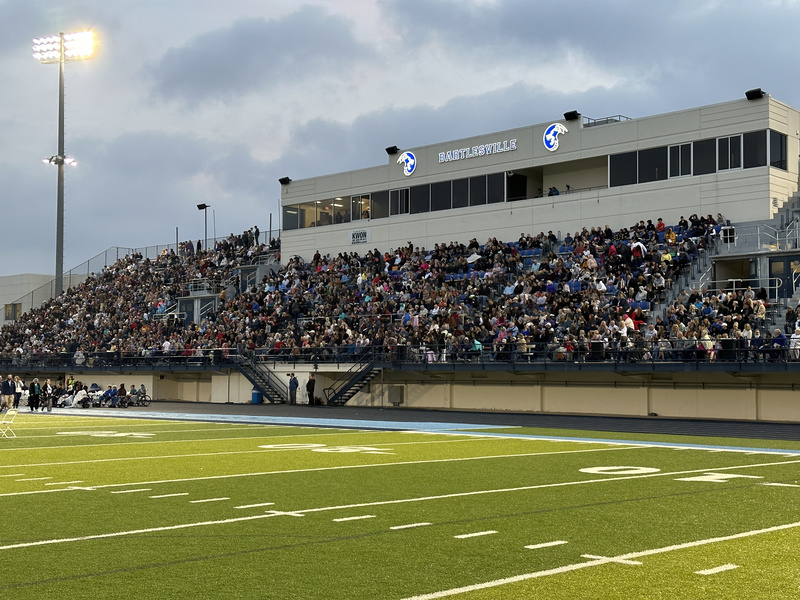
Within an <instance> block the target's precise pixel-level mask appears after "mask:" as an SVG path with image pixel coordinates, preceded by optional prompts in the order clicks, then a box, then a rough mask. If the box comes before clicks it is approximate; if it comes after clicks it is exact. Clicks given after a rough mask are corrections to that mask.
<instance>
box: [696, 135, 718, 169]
mask: <svg viewBox="0 0 800 600" xmlns="http://www.w3.org/2000/svg"><path fill="white" fill-rule="evenodd" d="M692 150H693V152H692V155H693V159H694V168H693V170H692V172H693V173H694V174H695V175H706V174H708V173H716V171H717V166H716V165H717V141H716V140H700V141H699V142H695V143H694V144H693V145H692Z"/></svg>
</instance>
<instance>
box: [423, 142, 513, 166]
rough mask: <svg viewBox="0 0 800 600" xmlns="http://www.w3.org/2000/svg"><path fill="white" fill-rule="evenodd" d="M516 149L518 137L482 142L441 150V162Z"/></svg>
mask: <svg viewBox="0 0 800 600" xmlns="http://www.w3.org/2000/svg"><path fill="white" fill-rule="evenodd" d="M516 149H517V140H516V138H515V139H513V140H503V141H501V142H491V143H489V144H481V145H480V146H472V147H471V148H455V149H453V150H448V151H447V152H439V162H440V163H444V162H450V161H453V160H464V159H467V158H477V157H479V156H486V155H491V154H499V153H501V152H512V151H514V150H516Z"/></svg>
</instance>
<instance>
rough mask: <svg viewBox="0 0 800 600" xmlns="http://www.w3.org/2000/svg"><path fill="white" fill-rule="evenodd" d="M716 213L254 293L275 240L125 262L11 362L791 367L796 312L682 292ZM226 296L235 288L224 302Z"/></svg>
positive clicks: (350, 269)
mask: <svg viewBox="0 0 800 600" xmlns="http://www.w3.org/2000/svg"><path fill="white" fill-rule="evenodd" d="M725 223H726V222H725V219H724V217H723V216H722V215H719V214H718V215H717V217H716V218H715V217H712V216H711V215H708V216H707V217H704V218H703V217H698V216H697V215H691V217H690V218H689V219H684V218H683V217H681V219H680V220H679V221H678V222H677V223H676V224H674V225H672V226H667V225H666V224H665V223H664V221H663V220H662V219H660V218H659V219H657V220H656V222H655V223H653V222H652V221H651V220H650V221H647V222H645V221H640V222H638V223H636V224H634V225H633V226H631V227H628V228H622V229H619V230H616V231H614V230H612V229H611V228H610V227H608V226H604V227H592V228H590V229H586V228H584V229H582V230H580V231H575V232H571V233H566V234H565V235H564V236H563V239H559V238H558V236H557V235H556V234H554V233H553V232H548V233H546V234H545V233H544V232H540V233H539V234H538V235H535V236H532V235H531V234H527V233H522V234H520V237H519V239H518V240H516V241H513V242H503V241H500V240H497V239H495V238H489V239H488V240H486V241H485V242H483V243H480V242H479V241H478V240H476V239H473V240H471V241H469V242H468V243H467V244H463V243H456V242H449V243H440V244H436V245H435V246H434V247H433V248H420V247H415V246H414V245H413V244H411V243H409V244H408V245H407V246H405V247H402V248H397V249H393V250H389V251H380V250H378V249H373V250H370V251H367V252H366V253H364V254H363V255H361V254H357V253H355V252H350V253H340V254H338V255H336V256H331V255H321V254H320V253H319V252H317V253H315V254H314V256H313V257H312V258H311V260H310V261H308V262H305V261H304V260H303V259H301V258H300V257H293V258H291V259H289V260H288V261H286V262H285V265H284V266H283V267H282V268H280V269H279V270H278V271H277V272H276V271H272V272H271V273H270V274H267V275H264V276H263V278H262V279H261V280H260V281H256V282H252V283H250V284H249V285H247V284H245V283H243V282H242V281H241V279H240V278H239V277H238V272H239V269H240V268H241V267H242V266H243V265H246V264H250V263H252V262H253V261H256V260H257V259H258V258H259V257H262V256H265V255H270V254H271V255H273V256H274V255H275V254H276V252H277V250H278V248H277V243H276V242H274V241H273V242H271V243H269V244H258V243H257V241H256V240H255V239H253V236H252V233H251V232H250V233H249V232H245V233H243V234H242V235H238V236H234V235H231V236H229V237H228V238H226V239H224V240H221V241H218V242H217V243H216V244H215V245H214V246H213V247H212V248H210V249H202V248H198V249H195V247H194V246H193V245H192V244H191V243H185V244H181V245H180V246H179V247H178V249H177V252H175V251H174V250H170V251H168V252H164V253H163V254H162V255H161V256H159V257H158V258H156V259H154V260H150V259H143V258H142V257H141V256H140V255H132V256H126V257H124V258H123V259H120V260H119V261H117V262H116V263H114V264H113V265H110V266H108V267H107V268H106V269H104V270H103V271H102V272H101V273H97V274H95V275H93V276H92V277H90V278H88V279H87V280H86V281H84V282H83V283H81V284H80V285H78V286H75V287H73V288H70V289H68V290H67V291H66V292H65V293H64V294H62V295H61V296H59V297H58V298H56V299H53V300H50V301H48V302H47V303H45V304H44V305H43V306H41V307H39V308H36V309H34V310H31V311H30V312H28V313H27V314H25V315H23V316H22V318H20V319H19V320H18V321H17V322H15V323H12V324H9V325H6V326H5V327H4V328H3V330H2V334H1V335H0V348H2V360H3V361H5V362H6V363H9V362H10V363H13V364H17V365H36V364H44V363H43V361H44V362H46V361H48V360H49V359H51V358H52V357H58V358H59V359H66V360H68V361H71V364H73V365H75V366H83V365H86V366H94V365H95V364H97V365H101V364H103V361H112V362H113V361H116V362H120V361H121V362H126V361H132V360H137V361H148V360H153V361H157V360H164V359H170V358H182V359H185V360H187V361H189V360H197V361H198V362H202V361H203V360H210V358H211V357H213V356H214V354H213V353H214V351H220V353H218V354H217V357H219V356H220V355H221V356H223V357H228V356H258V357H262V358H265V357H266V358H272V359H275V360H293V361H300V360H313V361H334V360H336V361H349V360H362V359H363V358H364V357H365V356H368V357H371V358H375V359H380V360H384V361H405V360H414V361H423V362H429V363H432V362H442V361H445V362H447V361H472V360H481V361H514V362H524V361H536V360H559V361H607V360H613V361H625V362H633V361H648V360H673V361H676V360H677V361H686V360H692V361H694V360H710V361H714V360H733V359H736V360H778V359H785V358H797V356H795V354H800V333H797V332H796V331H795V329H796V327H795V325H796V320H797V315H796V314H794V315H793V316H792V315H787V322H786V329H785V330H784V329H776V328H774V327H771V326H768V325H770V324H769V323H768V319H767V312H766V309H767V308H768V304H769V302H768V298H767V296H766V292H765V290H763V289H759V290H753V289H751V288H747V289H746V290H740V291H732V292H731V291H726V290H704V289H678V288H677V287H676V285H677V283H676V282H678V281H680V280H681V278H684V280H685V278H686V273H687V270H690V269H691V266H692V263H693V261H697V260H698V259H699V258H700V257H701V256H702V254H703V253H705V252H708V251H709V250H710V249H713V246H714V244H715V243H716V241H717V239H718V237H719V231H720V228H721V226H723V225H725ZM198 281H200V282H206V283H207V284H208V285H207V287H206V288H205V289H208V290H211V291H213V293H214V294H216V295H217V298H218V301H217V309H216V310H215V311H212V312H210V313H208V314H207V315H205V316H204V317H203V319H202V320H199V322H193V321H189V322H184V320H182V319H181V318H179V316H178V315H177V314H175V312H174V306H175V302H176V299H178V298H180V297H184V296H187V295H188V294H189V290H190V289H191V286H192V285H195V284H196V282H198ZM229 290H233V293H230V292H229Z"/></svg>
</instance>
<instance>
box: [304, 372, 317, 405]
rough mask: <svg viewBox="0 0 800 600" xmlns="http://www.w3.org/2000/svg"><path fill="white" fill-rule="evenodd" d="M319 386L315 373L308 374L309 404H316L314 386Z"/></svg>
mask: <svg viewBox="0 0 800 600" xmlns="http://www.w3.org/2000/svg"><path fill="white" fill-rule="evenodd" d="M316 386H317V381H316V380H315V379H314V374H313V373H309V374H308V382H307V383H306V393H307V394H308V405H309V406H314V388H315V387H316Z"/></svg>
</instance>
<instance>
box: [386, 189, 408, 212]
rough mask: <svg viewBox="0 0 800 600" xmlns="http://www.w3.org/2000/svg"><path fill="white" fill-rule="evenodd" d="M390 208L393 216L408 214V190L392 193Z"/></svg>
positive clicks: (393, 191) (390, 195)
mask: <svg viewBox="0 0 800 600" xmlns="http://www.w3.org/2000/svg"><path fill="white" fill-rule="evenodd" d="M389 206H390V213H391V214H393V215H405V214H408V188H405V189H402V190H392V191H390V192H389Z"/></svg>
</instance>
